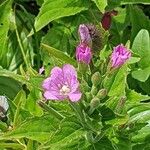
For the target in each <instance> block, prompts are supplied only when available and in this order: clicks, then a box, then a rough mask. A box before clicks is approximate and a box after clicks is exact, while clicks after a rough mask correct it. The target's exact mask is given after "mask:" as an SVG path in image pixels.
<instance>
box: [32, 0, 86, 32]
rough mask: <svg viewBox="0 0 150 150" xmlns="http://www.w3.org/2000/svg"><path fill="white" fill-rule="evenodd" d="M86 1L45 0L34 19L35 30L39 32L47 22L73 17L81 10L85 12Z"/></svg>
mask: <svg viewBox="0 0 150 150" xmlns="http://www.w3.org/2000/svg"><path fill="white" fill-rule="evenodd" d="M87 9H88V7H87V3H86V1H83V2H81V1H80V0H77V1H73V0H57V1H53V0H45V1H44V3H43V4H42V7H41V9H40V13H39V14H38V16H37V17H36V21H35V29H36V31H39V30H40V29H41V28H43V27H44V26H45V25H47V24H48V23H49V22H51V21H53V20H55V19H59V18H62V17H65V16H71V15H75V14H77V13H79V12H81V11H83V10H87Z"/></svg>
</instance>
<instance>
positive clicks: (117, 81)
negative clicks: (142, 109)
mask: <svg viewBox="0 0 150 150" xmlns="http://www.w3.org/2000/svg"><path fill="white" fill-rule="evenodd" d="M126 77H127V65H126V64H125V65H123V66H122V67H121V68H119V69H118V70H117V73H116V74H112V75H110V77H108V78H106V80H105V81H104V88H106V89H109V92H108V96H114V95H115V96H123V95H125V86H126Z"/></svg>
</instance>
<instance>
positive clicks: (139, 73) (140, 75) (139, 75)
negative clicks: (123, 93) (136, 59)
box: [132, 67, 150, 82]
mask: <svg viewBox="0 0 150 150" xmlns="http://www.w3.org/2000/svg"><path fill="white" fill-rule="evenodd" d="M149 76H150V67H147V68H144V69H143V70H142V69H138V70H136V71H132V77H133V78H135V79H137V80H139V81H141V82H145V81H146V80H147V79H148V77H149Z"/></svg>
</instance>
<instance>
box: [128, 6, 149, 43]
mask: <svg viewBox="0 0 150 150" xmlns="http://www.w3.org/2000/svg"><path fill="white" fill-rule="evenodd" d="M127 11H128V12H129V15H130V21H131V26H132V29H131V41H133V39H134V38H135V36H136V35H137V33H138V32H139V31H140V30H141V29H146V30H148V31H149V32H150V20H149V18H148V17H147V16H146V15H145V14H144V13H143V11H142V9H140V8H139V7H137V6H135V5H134V6H132V5H130V6H129V9H127ZM141 18H142V19H141ZM142 38H144V37H142ZM146 41H147V40H146Z"/></svg>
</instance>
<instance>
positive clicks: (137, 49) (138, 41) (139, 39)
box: [132, 29, 150, 82]
mask: <svg viewBox="0 0 150 150" xmlns="http://www.w3.org/2000/svg"><path fill="white" fill-rule="evenodd" d="M132 51H133V52H134V53H136V54H138V55H139V56H140V58H141V60H140V61H139V62H138V65H139V67H140V69H138V70H135V71H133V72H132V77H133V78H135V79H137V80H139V81H141V82H145V81H146V80H147V79H148V77H149V76H150V59H149V57H150V38H149V33H148V31H147V30H145V29H142V30H140V31H139V33H138V34H137V36H136V37H135V39H134V42H133V45H132Z"/></svg>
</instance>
